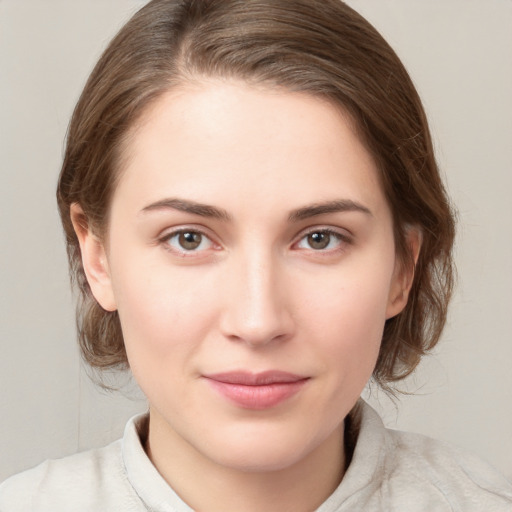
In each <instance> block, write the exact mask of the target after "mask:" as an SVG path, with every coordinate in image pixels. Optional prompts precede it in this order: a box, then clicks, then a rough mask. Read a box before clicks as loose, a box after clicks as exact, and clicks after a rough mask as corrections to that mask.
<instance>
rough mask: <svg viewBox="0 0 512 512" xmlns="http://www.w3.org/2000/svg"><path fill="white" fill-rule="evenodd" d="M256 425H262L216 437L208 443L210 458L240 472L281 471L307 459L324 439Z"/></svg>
mask: <svg viewBox="0 0 512 512" xmlns="http://www.w3.org/2000/svg"><path fill="white" fill-rule="evenodd" d="M258 427H261V425H259V426H257V428H248V429H237V430H238V431H237V432H233V431H232V432H229V433H227V434H224V435H223V436H222V437H220V438H217V439H216V440H215V441H217V442H215V441H213V443H211V444H209V446H208V448H209V450H208V451H210V459H211V460H213V461H214V462H215V463H217V464H219V465H221V466H224V467H227V468H231V469H233V470H237V471H241V472H260V473H261V472H273V471H280V470H284V469H287V468H290V467H292V466H294V465H296V464H298V463H300V462H301V461H303V460H305V459H306V458H308V455H309V454H311V453H312V452H314V451H315V449H316V448H317V447H318V446H319V445H321V444H322V441H324V439H323V438H322V439H314V438H311V436H310V435H309V433H308V432H293V430H290V429H284V428H283V429H279V428H278V429H276V428H258ZM326 437H328V436H326ZM204 451H206V450H204Z"/></svg>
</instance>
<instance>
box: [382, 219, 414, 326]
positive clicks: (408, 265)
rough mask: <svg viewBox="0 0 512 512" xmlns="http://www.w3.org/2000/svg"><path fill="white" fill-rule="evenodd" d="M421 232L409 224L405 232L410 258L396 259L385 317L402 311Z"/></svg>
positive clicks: (412, 275) (411, 280)
mask: <svg viewBox="0 0 512 512" xmlns="http://www.w3.org/2000/svg"><path fill="white" fill-rule="evenodd" d="M421 242H422V234H421V229H420V228H418V227H416V226H409V227H408V228H407V233H406V243H407V246H408V248H409V254H410V255H411V258H410V259H408V260H407V261H405V262H403V261H397V262H396V266H395V273H394V275H393V282H392V283H391V287H390V293H389V298H388V307H387V311H386V319H389V318H392V317H394V316H396V315H398V314H399V313H401V312H402V311H403V309H404V308H405V306H406V305H407V301H408V299H409V292H410V291H411V287H412V283H413V281H414V271H415V268H416V263H417V261H418V257H419V254H420V250H421Z"/></svg>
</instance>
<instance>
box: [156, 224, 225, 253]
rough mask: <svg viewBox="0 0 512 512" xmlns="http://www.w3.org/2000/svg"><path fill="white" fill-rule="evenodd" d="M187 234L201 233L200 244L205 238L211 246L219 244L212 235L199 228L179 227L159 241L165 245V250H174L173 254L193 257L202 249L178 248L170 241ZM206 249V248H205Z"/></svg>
mask: <svg viewBox="0 0 512 512" xmlns="http://www.w3.org/2000/svg"><path fill="white" fill-rule="evenodd" d="M186 234H193V235H200V236H201V241H200V242H199V246H200V245H201V244H203V242H204V241H205V240H207V241H208V242H207V243H208V244H209V245H210V246H216V245H217V244H216V243H215V242H214V241H213V240H212V239H211V236H209V235H208V234H206V233H205V232H204V231H203V230H201V229H198V228H180V229H177V230H175V231H171V232H170V233H166V234H165V235H164V236H162V237H161V238H159V240H158V242H159V243H160V244H161V245H163V246H164V248H165V250H167V251H169V252H172V253H173V254H177V255H179V256H182V257H184V258H186V257H191V256H196V257H197V254H199V253H200V252H202V251H201V250H199V251H198V250H196V249H190V250H187V249H185V248H176V247H172V246H171V244H170V241H171V240H172V239H173V238H176V237H179V236H180V235H186ZM204 250H206V249H204Z"/></svg>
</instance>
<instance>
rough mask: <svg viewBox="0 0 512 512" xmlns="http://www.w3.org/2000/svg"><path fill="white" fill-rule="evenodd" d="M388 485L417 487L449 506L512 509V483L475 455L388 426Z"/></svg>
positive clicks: (396, 488) (497, 510)
mask: <svg viewBox="0 0 512 512" xmlns="http://www.w3.org/2000/svg"><path fill="white" fill-rule="evenodd" d="M385 439H386V467H387V469H386V471H385V481H386V483H387V488H388V489H389V491H390V492H391V493H394V494H395V495H403V493H404V489H406V488H411V489H415V490H416V492H419V493H421V494H422V495H425V494H429V495H430V496H431V497H432V500H434V499H435V500H436V502H439V503H444V504H445V508H446V510H464V511H467V512H472V511H474V512H477V511H481V510H493V511H495V512H500V511H503V512H505V511H510V510H512V484H511V483H510V482H508V481H507V480H506V479H505V477H503V476H502V475H501V474H500V473H499V472H498V471H497V470H496V469H494V468H493V467H492V466H490V465H489V464H487V463H486V462H484V461H483V460H481V459H479V458H478V457H476V456H475V455H473V454H471V453H468V452H466V451H464V450H462V449H459V448H457V447H455V446H453V445H451V444H449V443H445V442H441V441H436V440H434V439H431V438H429V437H426V436H423V435H420V434H414V433H409V432H400V431H396V430H390V429H386V430H385Z"/></svg>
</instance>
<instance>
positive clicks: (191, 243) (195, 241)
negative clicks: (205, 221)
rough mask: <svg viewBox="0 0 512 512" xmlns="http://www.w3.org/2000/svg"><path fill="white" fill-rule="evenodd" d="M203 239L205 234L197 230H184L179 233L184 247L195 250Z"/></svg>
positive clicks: (181, 244) (179, 241)
mask: <svg viewBox="0 0 512 512" xmlns="http://www.w3.org/2000/svg"><path fill="white" fill-rule="evenodd" d="M202 241H203V235H201V233H197V232H195V231H184V232H182V233H180V234H179V235H178V243H179V244H180V247H181V248H182V249H185V250H186V251H193V250H194V249H197V248H198V247H199V246H200V245H201V242H202Z"/></svg>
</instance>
